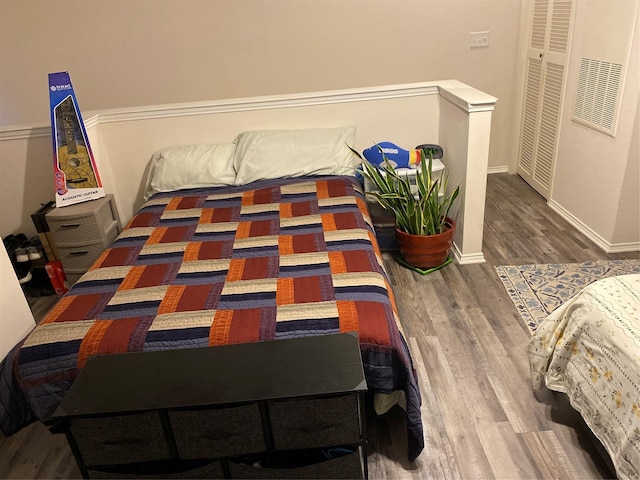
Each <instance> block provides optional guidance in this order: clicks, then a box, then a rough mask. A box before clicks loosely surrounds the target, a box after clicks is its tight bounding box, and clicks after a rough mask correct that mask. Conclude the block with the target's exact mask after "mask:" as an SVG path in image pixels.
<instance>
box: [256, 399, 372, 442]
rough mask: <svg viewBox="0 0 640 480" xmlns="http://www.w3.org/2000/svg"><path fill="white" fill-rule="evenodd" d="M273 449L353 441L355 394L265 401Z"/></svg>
mask: <svg viewBox="0 0 640 480" xmlns="http://www.w3.org/2000/svg"><path fill="white" fill-rule="evenodd" d="M269 418H270V420H271V431H272V437H273V445H274V448H275V449H276V450H289V449H298V448H315V447H326V446H328V445H344V444H354V443H357V442H359V441H360V420H359V417H358V397H357V395H355V394H353V395H343V396H339V397H326V398H319V399H313V400H293V401H291V400H290V401H272V402H269Z"/></svg>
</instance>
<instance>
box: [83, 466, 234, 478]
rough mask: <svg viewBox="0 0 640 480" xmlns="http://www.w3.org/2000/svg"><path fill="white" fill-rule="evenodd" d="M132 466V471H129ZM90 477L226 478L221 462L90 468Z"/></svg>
mask: <svg viewBox="0 0 640 480" xmlns="http://www.w3.org/2000/svg"><path fill="white" fill-rule="evenodd" d="M129 468H131V471H129ZM89 478H138V479H144V478H224V471H223V470H222V463H221V462H211V463H207V464H206V465H202V466H198V467H194V468H189V467H186V468H185V467H184V466H182V465H177V464H170V465H167V466H165V465H164V463H163V464H161V465H158V466H157V467H156V466H149V467H146V468H145V466H139V465H133V466H131V467H129V466H127V467H125V468H121V469H117V468H116V469H113V468H110V469H104V470H95V469H94V470H89Z"/></svg>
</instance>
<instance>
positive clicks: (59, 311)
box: [45, 293, 105, 323]
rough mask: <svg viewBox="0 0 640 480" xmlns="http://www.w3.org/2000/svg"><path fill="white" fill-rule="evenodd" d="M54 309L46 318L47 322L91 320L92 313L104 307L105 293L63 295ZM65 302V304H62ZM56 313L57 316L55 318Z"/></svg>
mask: <svg viewBox="0 0 640 480" xmlns="http://www.w3.org/2000/svg"><path fill="white" fill-rule="evenodd" d="M63 298H64V300H65V301H64V302H62V301H60V302H59V305H57V306H56V307H55V308H54V310H53V311H52V312H51V313H50V314H49V315H47V318H45V320H46V323H51V322H72V321H74V320H91V319H92V316H91V313H92V312H93V313H95V310H96V309H99V308H102V307H104V303H105V295H103V294H101V293H94V294H84V295H77V296H73V295H71V296H68V297H63ZM62 303H64V305H60V304H62ZM54 313H55V318H54V319H51V320H50V317H51V318H53V314H54Z"/></svg>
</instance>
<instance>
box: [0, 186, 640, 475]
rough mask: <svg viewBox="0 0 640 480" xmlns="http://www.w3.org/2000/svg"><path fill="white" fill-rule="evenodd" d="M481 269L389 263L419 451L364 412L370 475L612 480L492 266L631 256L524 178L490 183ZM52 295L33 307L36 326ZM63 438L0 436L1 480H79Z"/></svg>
mask: <svg viewBox="0 0 640 480" xmlns="http://www.w3.org/2000/svg"><path fill="white" fill-rule="evenodd" d="M484 254H485V257H486V259H487V263H484V264H478V265H465V266H461V265H457V264H455V263H454V264H451V265H449V266H447V267H446V268H444V269H442V270H439V271H437V272H435V273H432V274H430V275H428V276H421V275H418V274H416V273H414V272H411V271H409V270H406V269H404V268H402V267H400V266H399V265H398V264H397V263H396V262H395V261H393V259H392V258H391V257H387V258H386V266H387V269H388V272H389V275H390V278H391V283H392V286H393V289H394V292H395V294H396V299H397V301H398V309H399V313H400V318H401V319H402V327H403V330H404V334H405V338H406V339H407V342H408V344H409V347H410V349H411V351H412V355H413V359H414V362H415V367H416V369H417V372H418V375H419V382H420V388H421V392H422V398H423V406H422V420H423V423H424V429H425V432H424V433H425V443H426V447H425V450H424V452H423V454H422V455H421V456H420V457H419V458H418V459H417V461H416V462H414V463H409V462H408V461H407V458H406V435H405V424H404V419H403V412H402V411H401V410H399V408H394V409H392V410H391V411H390V412H389V413H387V414H385V415H383V416H381V417H376V416H375V415H373V414H372V413H370V414H369V415H368V422H367V423H368V431H369V439H370V445H369V472H370V477H371V478H375V479H377V478H389V479H399V478H419V479H427V478H429V479H431V478H434V479H435V478H441V479H458V478H460V479H480V478H486V479H492V478H498V479H515V478H569V479H590V478H606V477H612V476H614V475H613V473H612V471H611V470H610V469H608V467H607V461H606V459H603V457H602V456H601V455H600V452H599V449H598V448H596V445H597V444H595V443H593V441H592V440H593V438H592V436H590V435H589V433H590V432H589V431H588V429H587V428H586V427H585V426H584V424H583V423H582V422H581V421H580V419H579V417H578V416H577V414H576V413H575V412H573V410H571V408H570V407H569V406H568V405H567V402H566V399H565V397H564V396H562V395H551V394H549V395H548V396H547V397H546V398H544V399H542V400H543V401H538V400H537V399H536V398H535V397H534V395H533V393H532V390H531V386H530V382H529V366H528V360H527V353H526V348H527V344H528V341H529V339H530V335H529V332H528V331H527V329H526V328H525V327H524V324H523V323H522V322H521V320H520V318H519V315H518V313H517V311H516V309H515V307H514V305H513V303H512V302H511V300H510V299H509V297H508V295H507V294H506V292H505V290H504V288H503V286H502V284H501V283H500V281H499V279H498V277H497V275H496V274H495V270H494V267H495V266H496V265H515V264H530V263H573V262H584V261H587V260H606V259H621V258H638V257H639V254H638V253H637V252H634V253H626V254H615V255H607V254H606V253H604V252H602V251H601V250H600V249H599V248H598V247H597V246H596V245H594V244H593V243H592V242H590V241H589V240H588V239H587V238H585V237H584V235H582V234H581V233H579V232H578V231H576V230H575V229H574V228H573V227H571V226H570V225H569V224H568V223H567V222H566V221H564V220H563V219H562V218H561V217H559V216H558V215H557V214H556V213H554V212H553V211H552V210H551V209H550V208H549V207H548V206H547V205H546V202H545V200H544V199H543V198H542V197H540V196H539V195H538V194H537V193H536V192H535V191H533V190H532V189H531V188H530V187H529V186H528V185H527V184H526V183H525V182H524V181H523V180H522V179H521V178H520V177H518V176H515V175H508V174H496V175H490V176H489V178H488V185H487V204H486V216H485V230H484ZM55 300H56V298H55V297H41V298H38V299H35V300H34V299H32V300H31V305H32V309H33V311H34V312H35V316H36V318H37V319H38V318H40V317H41V316H42V315H43V314H44V312H45V311H46V310H48V308H50V307H51V305H52V304H53V302H55ZM79 476H80V474H79V471H78V469H77V467H76V465H75V462H74V459H73V456H72V454H71V452H70V450H69V447H68V446H67V444H66V440H65V438H64V437H63V436H62V435H53V434H51V433H49V431H48V430H47V429H46V428H45V427H44V426H43V425H41V424H40V423H36V424H33V425H31V426H29V427H27V428H25V429H23V430H22V431H21V432H19V433H17V434H16V435H13V436H12V437H9V438H2V437H0V478H77V477H79Z"/></svg>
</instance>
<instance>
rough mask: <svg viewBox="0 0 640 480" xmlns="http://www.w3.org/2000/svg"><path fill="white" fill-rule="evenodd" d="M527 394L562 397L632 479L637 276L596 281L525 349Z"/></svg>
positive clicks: (639, 442) (637, 464)
mask: <svg viewBox="0 0 640 480" xmlns="http://www.w3.org/2000/svg"><path fill="white" fill-rule="evenodd" d="M529 359H530V366H531V374H532V380H533V386H534V390H536V391H538V390H541V389H544V388H545V387H546V388H548V389H550V390H553V391H557V392H563V393H565V394H567V396H568V397H569V400H570V402H571V405H572V406H573V407H574V408H575V409H576V410H577V411H578V412H579V413H580V414H581V415H582V417H583V418H584V420H585V423H586V424H587V425H588V426H589V428H590V429H591V430H592V431H593V433H594V434H595V435H596V437H598V439H599V440H600V442H601V443H602V444H603V445H604V447H605V449H606V450H607V452H608V454H609V456H610V458H611V460H612V462H613V464H614V466H615V469H616V473H617V475H618V477H619V478H621V479H632V478H636V479H637V478H639V477H640V275H639V274H631V275H621V276H618V277H612V278H607V279H604V280H600V281H597V282H595V283H593V284H591V285H589V286H588V287H586V288H585V289H583V290H582V291H581V292H580V293H579V294H577V295H576V296H574V297H573V298H572V299H571V300H569V301H568V302H566V303H565V304H563V305H561V306H560V307H559V308H558V309H556V310H555V311H554V312H553V313H551V314H550V315H549V316H548V317H547V318H546V319H545V321H544V322H542V324H541V325H540V327H539V328H538V330H537V331H536V333H535V335H534V337H533V338H532V339H531V343H530V344H529Z"/></svg>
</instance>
